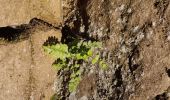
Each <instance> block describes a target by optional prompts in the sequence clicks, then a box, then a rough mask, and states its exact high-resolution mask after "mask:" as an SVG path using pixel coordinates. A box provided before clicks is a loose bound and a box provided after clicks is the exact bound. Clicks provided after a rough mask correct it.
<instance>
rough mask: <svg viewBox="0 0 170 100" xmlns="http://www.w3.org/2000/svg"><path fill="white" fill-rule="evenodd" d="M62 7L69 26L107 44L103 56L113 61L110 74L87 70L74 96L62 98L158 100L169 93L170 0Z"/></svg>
mask: <svg viewBox="0 0 170 100" xmlns="http://www.w3.org/2000/svg"><path fill="white" fill-rule="evenodd" d="M63 2H64V6H63V9H64V13H63V15H64V22H65V25H67V26H69V27H70V30H72V32H73V33H75V34H77V33H81V34H88V35H89V36H91V37H94V38H96V39H98V40H100V41H103V43H104V44H105V48H106V50H105V51H104V54H105V55H107V57H109V58H106V59H107V61H108V64H109V70H108V71H102V70H99V69H98V68H97V67H95V68H90V67H92V66H84V68H85V69H90V70H89V71H88V72H87V75H85V76H84V77H83V79H82V82H80V86H79V87H78V88H77V92H76V93H71V94H70V97H68V95H64V97H65V98H66V99H68V98H72V100H76V99H77V100H81V99H82V100H128V99H129V100H147V99H148V100H151V99H156V100H160V99H161V98H162V95H161V94H163V93H166V94H167V92H165V91H166V90H167V88H168V87H169V86H170V79H169V76H168V73H169V72H168V73H167V71H166V70H169V68H170V60H169V59H170V53H169V51H170V27H169V21H170V13H169V12H170V6H169V3H170V1H169V0H145V1H141V0H69V1H68V0H64V1H63ZM110 58H112V59H111V61H110V60H109V59H110ZM109 62H110V63H109ZM89 72H93V73H89ZM160 95H161V96H160ZM159 97H160V98H159ZM165 98H168V95H166V97H165ZM161 100H162V99H161Z"/></svg>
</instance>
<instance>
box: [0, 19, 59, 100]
mask: <svg viewBox="0 0 170 100" xmlns="http://www.w3.org/2000/svg"><path fill="white" fill-rule="evenodd" d="M51 36H52V37H53V36H55V37H57V38H58V39H60V37H61V32H60V30H58V29H56V28H55V27H53V26H51V24H48V23H47V22H44V21H43V20H40V19H32V20H31V21H30V23H29V24H23V25H19V26H8V27H1V28H0V38H1V39H2V40H1V41H0V67H1V70H0V75H1V76H0V79H1V80H0V99H1V100H49V99H50V98H51V96H52V95H53V94H54V89H53V87H54V80H55V77H56V72H55V71H54V70H53V69H52V67H51V64H52V63H53V61H54V59H50V58H49V57H48V56H47V55H46V54H45V52H44V50H43V48H42V46H43V43H44V42H45V41H46V40H47V39H48V37H51Z"/></svg>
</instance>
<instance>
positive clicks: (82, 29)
mask: <svg viewBox="0 0 170 100" xmlns="http://www.w3.org/2000/svg"><path fill="white" fill-rule="evenodd" d="M80 32H81V33H83V32H85V26H84V25H82V26H81V27H80Z"/></svg>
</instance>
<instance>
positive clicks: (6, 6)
mask: <svg viewBox="0 0 170 100" xmlns="http://www.w3.org/2000/svg"><path fill="white" fill-rule="evenodd" d="M0 14H1V17H0V22H1V23H0V27H3V26H10V25H20V24H28V23H29V21H30V20H31V19H32V18H35V17H36V18H39V19H42V20H44V21H47V22H49V23H51V24H54V25H58V23H59V22H61V20H62V13H61V1H60V0H5V1H4V0H0Z"/></svg>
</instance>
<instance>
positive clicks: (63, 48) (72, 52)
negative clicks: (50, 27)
mask: <svg viewBox="0 0 170 100" xmlns="http://www.w3.org/2000/svg"><path fill="white" fill-rule="evenodd" d="M65 32H67V33H65ZM52 40H53V41H54V42H51V41H52ZM43 49H44V51H45V52H46V53H48V54H50V55H51V56H52V57H53V58H55V59H56V60H55V61H54V63H53V64H52V66H53V68H54V69H56V70H57V72H58V73H60V72H61V71H63V70H64V71H68V72H69V80H68V90H69V92H70V93H71V92H74V91H75V90H76V88H77V86H78V84H79V82H80V80H81V76H82V73H83V70H81V68H80V67H81V65H82V64H83V62H88V63H89V62H90V64H92V65H95V64H98V65H99V67H100V68H101V69H103V70H106V69H107V68H108V66H107V64H106V62H105V60H104V59H102V57H101V55H100V52H99V51H100V50H101V49H102V42H99V41H94V40H91V39H89V38H88V39H85V38H82V36H79V35H76V34H73V33H71V34H70V32H69V31H68V30H64V34H63V36H62V39H61V42H59V41H57V39H55V37H49V38H48V40H47V41H46V42H45V43H44V45H43Z"/></svg>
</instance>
